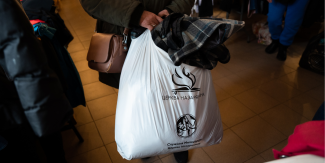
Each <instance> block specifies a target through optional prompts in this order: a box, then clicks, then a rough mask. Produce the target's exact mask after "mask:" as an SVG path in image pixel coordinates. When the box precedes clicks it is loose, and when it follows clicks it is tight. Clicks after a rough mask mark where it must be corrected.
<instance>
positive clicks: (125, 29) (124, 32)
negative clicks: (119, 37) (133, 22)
mask: <svg viewBox="0 0 325 163" xmlns="http://www.w3.org/2000/svg"><path fill="white" fill-rule="evenodd" d="M129 31H130V29H129V28H124V31H123V36H124V38H123V41H122V43H123V44H127V43H128V35H129Z"/></svg>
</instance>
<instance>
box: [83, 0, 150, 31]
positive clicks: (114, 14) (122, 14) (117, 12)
mask: <svg viewBox="0 0 325 163" xmlns="http://www.w3.org/2000/svg"><path fill="white" fill-rule="evenodd" d="M80 3H81V5H82V7H83V8H84V10H85V11H86V12H87V13H88V14H89V15H91V16H92V17H94V18H95V19H99V20H102V21H105V22H107V23H110V24H114V25H117V26H120V27H132V26H133V25H138V24H139V21H140V17H141V15H142V12H143V10H144V7H143V5H142V3H141V2H139V1H136V0H80ZM134 14H136V15H134Z"/></svg>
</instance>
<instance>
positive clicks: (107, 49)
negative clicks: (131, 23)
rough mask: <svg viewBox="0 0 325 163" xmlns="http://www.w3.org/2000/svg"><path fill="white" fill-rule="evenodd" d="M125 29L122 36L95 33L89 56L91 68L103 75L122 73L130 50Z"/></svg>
mask: <svg viewBox="0 0 325 163" xmlns="http://www.w3.org/2000/svg"><path fill="white" fill-rule="evenodd" d="M128 32H129V29H128V28H125V30H124V32H123V36H122V35H117V34H105V33H95V34H94V35H93V36H92V38H91V41H90V46H89V50H88V54H87V61H88V66H89V68H91V69H93V70H96V71H99V72H103V73H120V72H121V71H122V67H123V64H124V61H125V58H126V54H127V52H128V50H129V47H128V44H127V35H128Z"/></svg>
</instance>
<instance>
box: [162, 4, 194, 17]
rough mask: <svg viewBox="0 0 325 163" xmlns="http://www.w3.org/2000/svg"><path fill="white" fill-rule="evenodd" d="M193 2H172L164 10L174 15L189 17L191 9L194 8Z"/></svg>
mask: <svg viewBox="0 0 325 163" xmlns="http://www.w3.org/2000/svg"><path fill="white" fill-rule="evenodd" d="M194 1H195V0H173V1H172V2H171V4H170V5H168V6H166V8H168V9H170V10H172V11H173V12H175V13H182V14H187V15H190V14H191V9H192V7H193V6H194Z"/></svg>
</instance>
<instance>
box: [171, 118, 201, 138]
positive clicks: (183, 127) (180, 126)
mask: <svg viewBox="0 0 325 163" xmlns="http://www.w3.org/2000/svg"><path fill="white" fill-rule="evenodd" d="M176 127H177V135H178V136H180V137H189V136H191V135H193V133H194V132H195V131H196V119H195V117H194V116H193V115H190V114H185V115H183V116H181V117H180V118H179V119H178V120H177V124H176Z"/></svg>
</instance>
